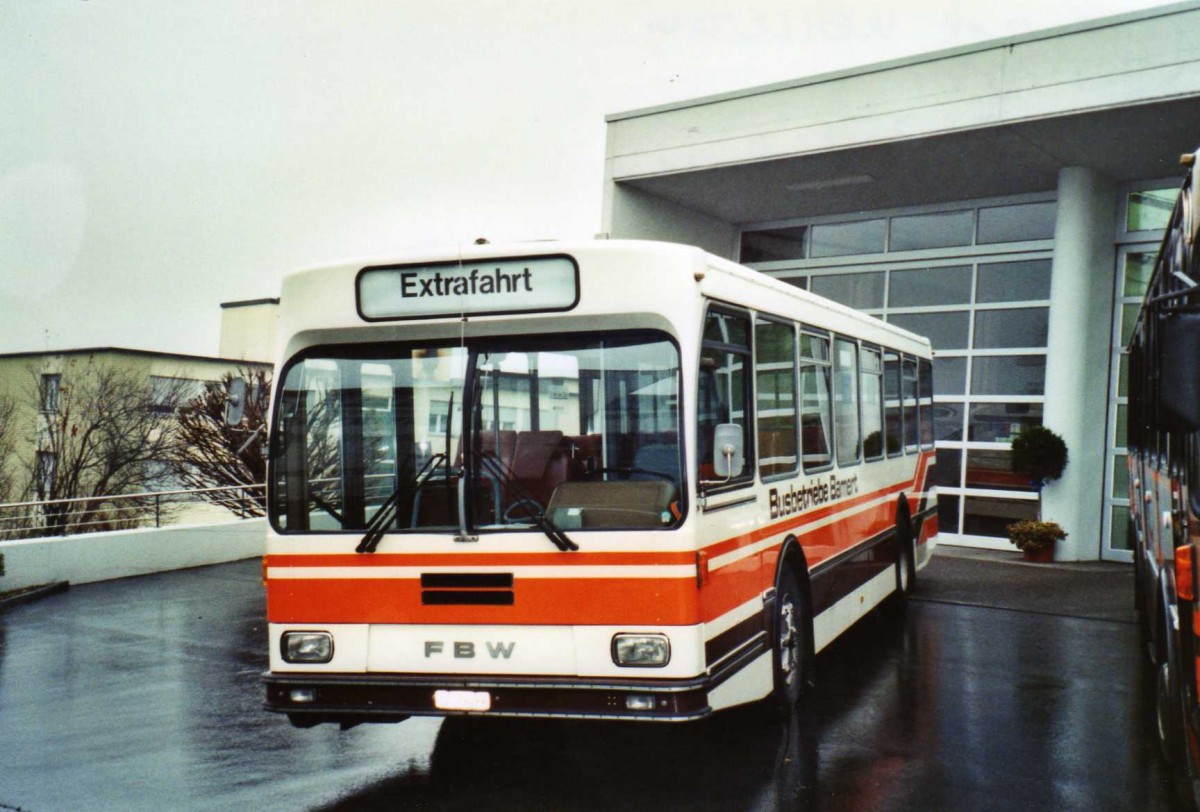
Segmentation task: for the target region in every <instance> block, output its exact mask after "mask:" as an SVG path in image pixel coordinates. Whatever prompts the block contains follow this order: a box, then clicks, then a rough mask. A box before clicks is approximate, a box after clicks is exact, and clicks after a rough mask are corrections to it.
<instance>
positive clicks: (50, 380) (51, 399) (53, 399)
mask: <svg viewBox="0 0 1200 812" xmlns="http://www.w3.org/2000/svg"><path fill="white" fill-rule="evenodd" d="M61 405H62V375H43V376H42V411H43V412H57V411H58V409H59V407H60V406H61Z"/></svg>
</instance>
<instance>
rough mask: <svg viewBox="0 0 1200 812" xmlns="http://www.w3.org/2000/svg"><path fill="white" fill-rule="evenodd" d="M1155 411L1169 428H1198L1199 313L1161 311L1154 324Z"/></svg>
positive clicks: (1199, 395)
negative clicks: (1156, 358) (1156, 350)
mask: <svg viewBox="0 0 1200 812" xmlns="http://www.w3.org/2000/svg"><path fill="white" fill-rule="evenodd" d="M1158 328H1159V331H1158V346H1159V367H1158V368H1159V379H1158V404H1159V409H1160V412H1159V414H1160V415H1161V416H1162V418H1163V422H1164V423H1165V424H1166V427H1167V428H1168V429H1170V430H1172V431H1196V430H1197V429H1200V313H1193V312H1186V311H1185V312H1178V311H1177V312H1173V313H1164V314H1163V315H1162V316H1161V317H1160V320H1159V324H1158Z"/></svg>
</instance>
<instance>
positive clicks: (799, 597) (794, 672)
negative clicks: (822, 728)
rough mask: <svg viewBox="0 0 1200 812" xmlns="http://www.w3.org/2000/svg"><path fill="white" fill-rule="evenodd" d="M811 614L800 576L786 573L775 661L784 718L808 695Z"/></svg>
mask: <svg viewBox="0 0 1200 812" xmlns="http://www.w3.org/2000/svg"><path fill="white" fill-rule="evenodd" d="M808 615H809V610H808V607H807V605H806V604H805V601H804V595H803V593H802V592H801V591H800V584H799V582H798V581H797V580H796V574H795V573H794V572H793V571H792V570H790V569H787V570H784V572H783V573H782V574H781V576H780V578H779V588H778V590H777V591H776V600H775V635H774V640H773V646H772V648H773V649H774V651H773V660H774V666H775V667H774V674H775V691H774V698H775V703H776V704H777V705H778V707H779V709H780V710H781V711H782V712H783V713H784V714H790V713H791V712H792V710H793V709H794V708H795V707H796V705H797V704H798V703H799V702H800V696H801V695H802V694H803V693H804V682H805V679H806V677H807V674H808V668H807V665H808V658H809V657H810V656H811V652H812V646H811V645H810V643H809V640H810V638H811V636H812V623H811V621H810V619H809V616H808Z"/></svg>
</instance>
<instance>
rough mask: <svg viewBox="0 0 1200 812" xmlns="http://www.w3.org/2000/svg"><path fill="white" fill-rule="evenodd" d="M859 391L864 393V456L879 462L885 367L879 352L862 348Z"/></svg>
mask: <svg viewBox="0 0 1200 812" xmlns="http://www.w3.org/2000/svg"><path fill="white" fill-rule="evenodd" d="M860 361H861V365H862V366H861V371H860V376H861V378H860V384H859V391H860V392H861V393H862V434H863V456H864V457H866V458H867V459H868V460H877V459H879V458H880V457H882V456H883V389H882V385H881V382H880V376H881V375H882V373H883V367H882V365H881V364H880V361H879V350H877V349H872V348H870V347H863V348H862V355H861V358H860Z"/></svg>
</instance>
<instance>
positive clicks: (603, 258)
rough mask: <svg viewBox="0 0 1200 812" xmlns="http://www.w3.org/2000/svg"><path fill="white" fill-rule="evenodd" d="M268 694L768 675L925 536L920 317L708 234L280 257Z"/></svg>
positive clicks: (583, 693) (447, 697)
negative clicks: (807, 283)
mask: <svg viewBox="0 0 1200 812" xmlns="http://www.w3.org/2000/svg"><path fill="white" fill-rule="evenodd" d="M280 335H281V353H280V358H279V365H278V368H277V374H276V383H275V387H276V391H275V394H274V405H273V416H272V425H271V441H270V442H271V462H270V473H269V500H268V501H269V518H270V531H269V539H268V546H267V557H266V560H265V563H264V572H265V576H266V589H267V613H268V620H269V627H270V671H269V672H268V673H267V674H266V676H265V681H266V692H267V702H266V706H267V708H268V709H269V710H272V711H277V712H281V713H285V714H287V715H288V717H289V719H290V720H291V721H292V722H293V723H294V724H296V725H298V726H309V725H312V724H317V723H320V722H338V723H341V724H342V725H352V724H356V723H359V722H377V721H379V722H382V721H399V720H401V719H404V718H406V717H407V716H410V715H414V714H421V715H449V714H488V715H496V716H557V717H588V718H611V719H643V720H665V721H678V720H688V719H697V718H701V717H704V716H706V715H708V714H710V713H712V712H713V711H715V710H720V709H722V708H728V707H731V706H734V705H739V704H743V703H747V702H752V701H756V700H763V699H768V698H769V697H774V698H775V700H777V701H778V702H779V703H780V704H781V705H782V706H784V707H790V706H791V705H794V704H795V702H796V701H797V698H798V696H799V694H800V691H801V689H802V687H803V685H804V684H805V683H806V682H808V681H809V680H810V679H811V676H812V674H811V671H812V664H813V659H814V655H815V653H816V652H818V651H820V650H821V649H822V648H823V647H824V646H826V645H827V644H829V643H830V642H831V641H832V640H834V639H835V638H836V637H837V636H838V635H839V634H841V633H842V632H844V631H845V630H846V629H848V628H849V627H850V626H851V625H852V624H853V623H854V622H855V621H856V620H858V619H859V618H861V617H863V616H864V615H865V614H866V613H868V612H869V611H871V610H872V609H873V608H874V607H876V606H878V605H879V604H881V603H883V602H884V601H885V599H888V598H889V597H890V596H895V600H896V601H897V602H898V603H902V602H903V600H904V598H905V596H906V595H907V592H908V590H909V589H911V587H912V584H913V579H914V577H915V575H916V572H917V570H919V569H920V568H921V567H922V566H924V564H925V563H926V562H927V561H928V559H929V556H930V554H931V553H932V550H933V546H934V544H935V541H936V532H937V519H936V515H937V511H936V503H935V496H934V494H933V493H932V492H931V490H930V489H929V488H928V484H927V483H928V482H929V481H930V466H931V465H932V463H933V430H932V421H933V412H932V392H933V386H932V379H931V361H930V349H929V344H928V342H927V341H925V340H924V339H921V338H918V337H917V336H914V335H912V334H911V333H908V332H905V331H904V330H901V329H898V328H896V327H893V326H890V325H888V324H886V323H884V322H882V321H879V320H878V319H874V318H871V317H868V316H865V315H862V314H860V313H858V312H855V311H853V310H851V309H849V308H846V307H843V306H841V305H838V304H835V303H832V302H829V301H826V300H824V299H821V298H819V297H817V296H814V295H812V294H810V293H808V292H806V291H804V290H800V289H798V288H795V287H792V286H790V285H787V284H785V283H783V282H780V281H777V280H773V279H770V278H768V277H766V276H764V275H762V274H760V273H757V272H754V271H751V270H748V269H746V268H743V267H741V266H738V265H736V264H734V263H731V262H728V261H726V260H722V259H719V258H717V257H714V256H711V255H709V254H706V253H705V252H703V251H701V250H699V249H697V248H691V247H687V246H681V245H670V244H663V243H650V242H623V241H612V242H595V243H582V244H564V243H537V244H531V245H521V246H518V247H515V248H509V249H502V248H498V247H496V246H492V245H481V246H475V247H472V248H470V249H464V250H462V251H461V252H457V253H454V254H453V255H447V254H444V253H442V254H434V253H426V254H414V255H411V256H406V257H403V258H396V259H395V260H394V261H388V262H386V263H361V262H359V263H349V264H343V265H339V266H336V267H328V268H321V269H317V270H310V271H304V272H301V273H297V274H293V275H291V276H289V277H287V278H286V280H285V282H284V285H283V291H282V297H281V307H280Z"/></svg>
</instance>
